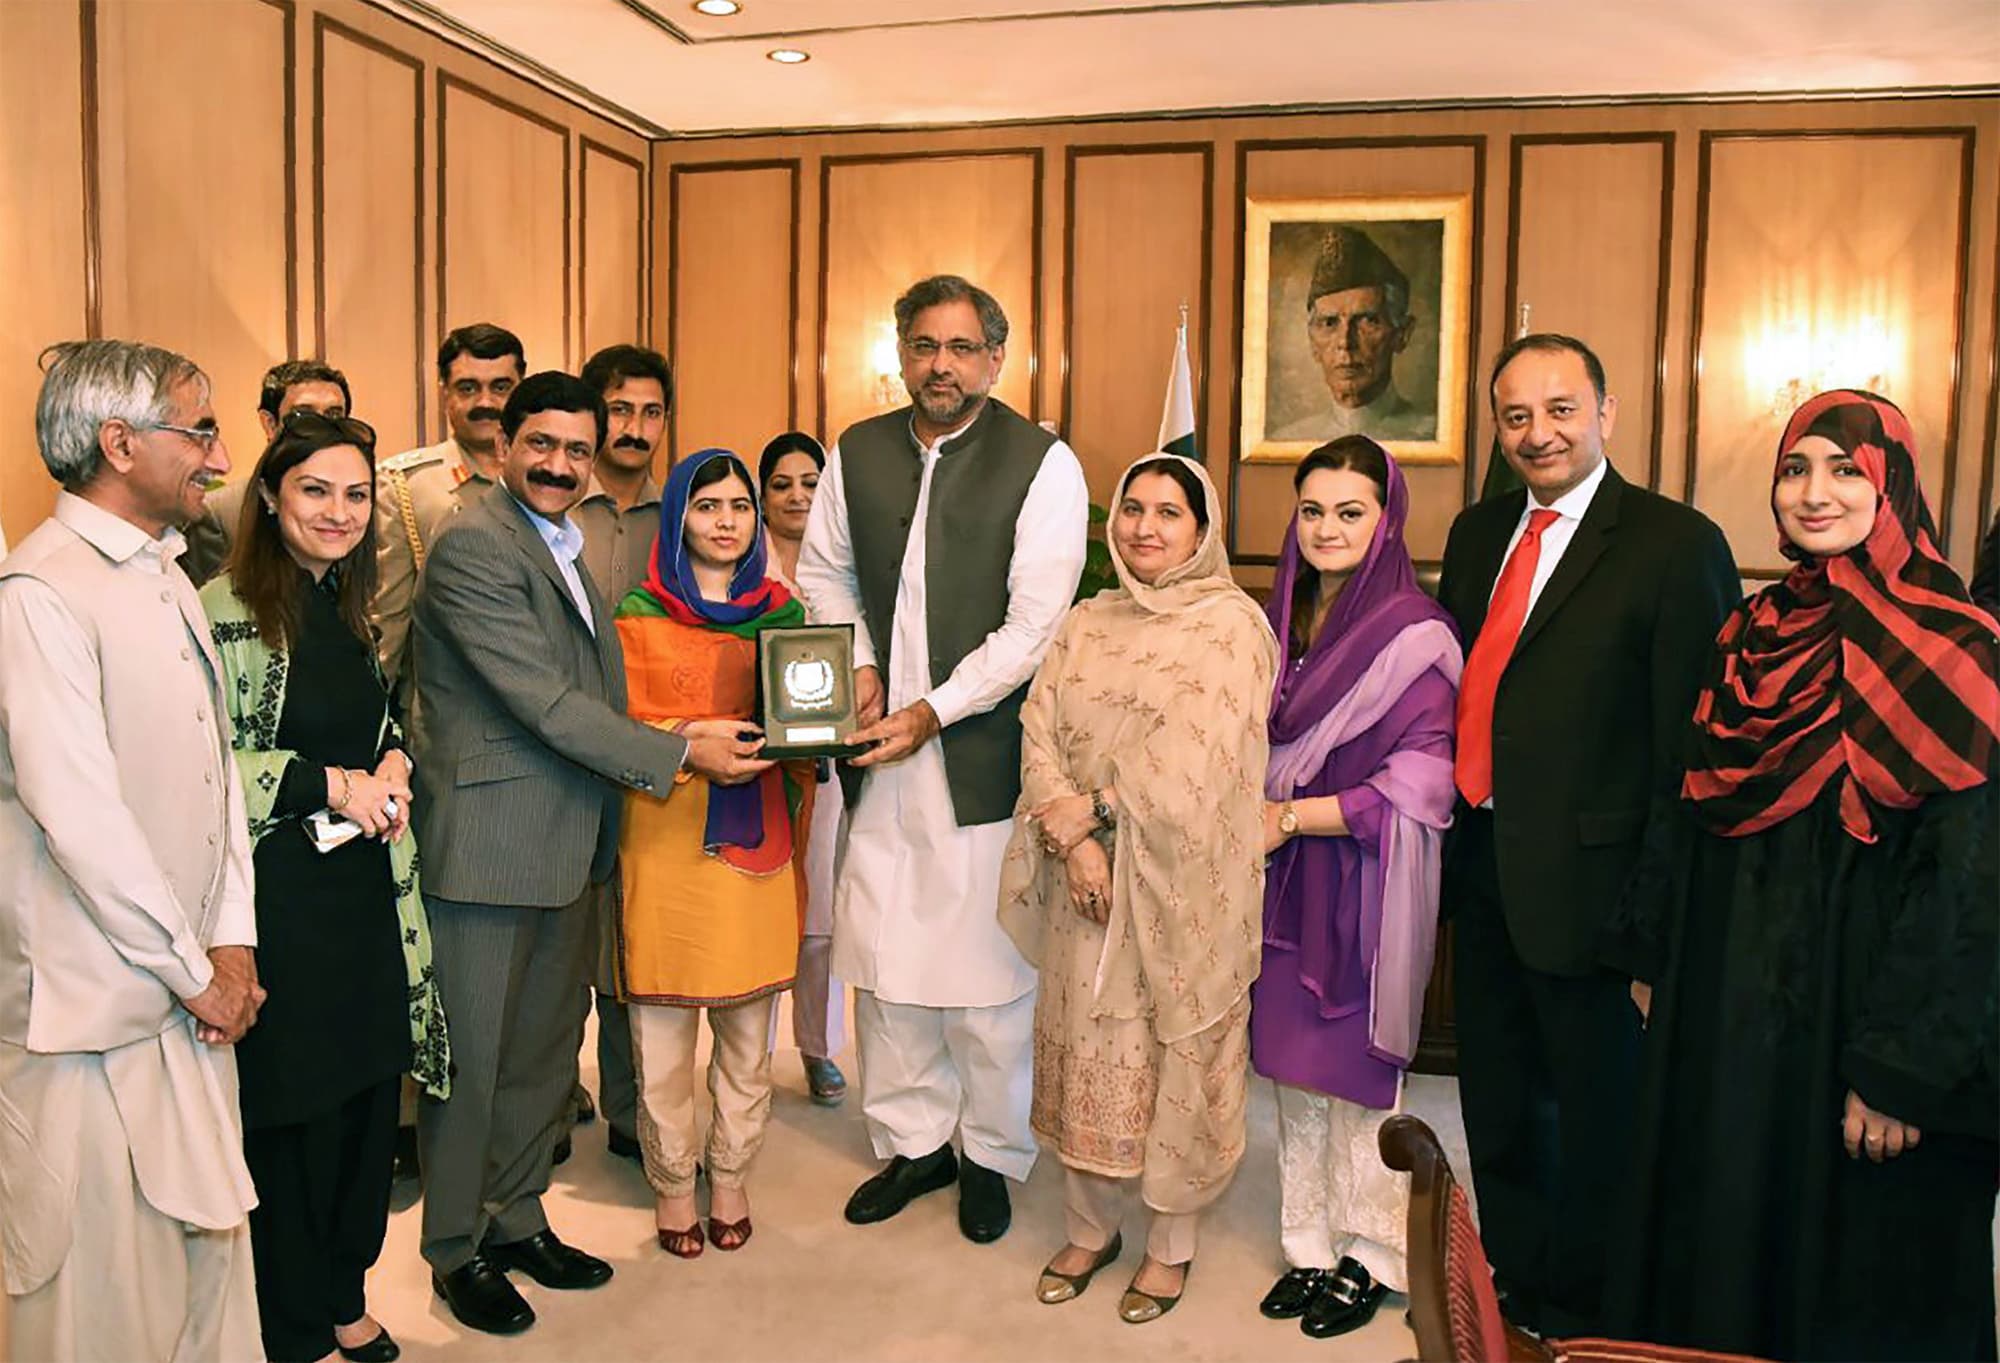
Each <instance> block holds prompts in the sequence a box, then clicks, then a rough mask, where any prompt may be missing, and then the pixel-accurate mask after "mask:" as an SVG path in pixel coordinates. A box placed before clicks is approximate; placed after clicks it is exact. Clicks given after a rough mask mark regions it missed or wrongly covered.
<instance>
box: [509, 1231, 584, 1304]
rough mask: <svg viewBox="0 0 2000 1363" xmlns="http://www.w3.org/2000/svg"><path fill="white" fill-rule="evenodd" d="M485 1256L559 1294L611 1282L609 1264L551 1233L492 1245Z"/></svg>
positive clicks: (546, 1232)
mask: <svg viewBox="0 0 2000 1363" xmlns="http://www.w3.org/2000/svg"><path fill="white" fill-rule="evenodd" d="M486 1257H487V1258H489V1259H491V1260H492V1261H493V1262H494V1263H495V1264H497V1265H498V1266H499V1267H501V1268H518V1269H520V1270H521V1272H523V1273H525V1274H527V1275H528V1276H529V1277H530V1278H533V1279H534V1280H535V1281H536V1282H538V1283H540V1284H541V1285H542V1286H543V1287H550V1288H554V1289H555V1290H556V1291H558V1292H575V1291H581V1290H582V1289H584V1288H588V1287H602V1286H603V1285H604V1284H605V1283H607V1282H610V1281H611V1265H610V1264H607V1263H605V1262H604V1260H602V1259H599V1258H597V1257H596V1256H595V1255H591V1254H585V1253H584V1252H583V1251H582V1250H580V1249H572V1248H571V1247H570V1246H568V1245H565V1244H564V1243H563V1242H562V1241H560V1240H558V1239H556V1233H555V1232H554V1231H552V1230H545V1231H541V1232H539V1233H538V1234H535V1235H531V1236H529V1237H528V1238H527V1239H525V1240H514V1241H511V1242H509V1243H508V1244H504V1245H494V1244H489V1245H487V1246H486Z"/></svg>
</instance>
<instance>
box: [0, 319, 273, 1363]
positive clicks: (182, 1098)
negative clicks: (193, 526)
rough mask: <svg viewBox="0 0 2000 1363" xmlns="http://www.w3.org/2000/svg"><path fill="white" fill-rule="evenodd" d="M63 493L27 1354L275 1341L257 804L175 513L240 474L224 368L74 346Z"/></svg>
mask: <svg viewBox="0 0 2000 1363" xmlns="http://www.w3.org/2000/svg"><path fill="white" fill-rule="evenodd" d="M36 431H37V435H38V437H39V440H40V444H41V453H42V459H43V462H44V463H45V464H47V466H48V468H49V472H50V473H51V474H52V475H53V476H54V477H55V478H56V479H57V480H58V481H59V482H61V483H62V484H63V488H64V490H63V491H62V492H61V493H60V494H59V495H58V496H57V499H56V507H55V514H54V515H53V516H51V517H50V518H49V519H48V520H47V521H44V522H43V523H42V524H41V525H40V526H39V527H38V528H37V529H36V530H35V531H34V532H33V533H32V534H30V535H29V536H28V537H27V538H26V539H24V540H22V541H21V543H20V544H19V545H18V546H16V548H15V550H14V552H13V553H12V554H11V555H9V556H8V557H7V558H6V559H5V560H4V561H0V1193H3V1194H4V1215H5V1217H6V1235H5V1236H4V1237H0V1258H3V1259H4V1269H5V1277H6V1286H7V1293H8V1296H9V1302H8V1329H7V1345H8V1356H9V1357H11V1358H14V1359H18V1360H30V1359H63V1360H97V1359H103V1360H121V1361H122V1360H149V1361H150V1360H161V1361H162V1363H164V1360H174V1361H175V1363H181V1361H182V1360H186V1361H187V1363H197V1361H199V1360H218V1361H220V1363H240V1360H245V1359H261V1358H262V1357H263V1356H264V1350H263V1344H262V1340H261V1338H260V1336H259V1331H258V1322H257V1298H256V1287H255V1283H254V1282H253V1279H252V1273H251V1255H250V1232H249V1220H248V1217H249V1212H250V1208H251V1207H252V1206H254V1205H255V1203H256V1200H257V1199H256V1193H255V1191H254V1190H253V1189H252V1187H251V1182H250V1171H249V1169H248V1168H247V1167H246V1166H245V1164H244V1161H243V1139H242V1129H241V1120H240V1118H239V1116H238V1113H237V1100H236V1057H235V1052H234V1050H233V1049H232V1047H233V1045H234V1043H235V1041H236V1040H237V1039H238V1038H239V1037H241V1036H242V1035H243V1033H244V1031H245V1030H247V1029H248V1028H249V1027H250V1025H251V1024H252V1023H253V1022H254V1021H255V1019H256V1014H257V1008H258V1005H259V1004H260V1003H261V1002H262V1000H263V997H264V993H263V990H262V989H261V988H260V987H259V986H258V984H257V978H256V958H255V955H254V952H253V950H252V948H253V947H254V946H255V944H256V912H255V904H254V900H253V898H252V893H251V872H250V865H251V862H250V825H249V819H248V817H247V815H246V814H245V812H244V802H243V787H242V783H241V781H240V780H239V779H238V776H237V769H236V762H235V759H234V757H233V755H232V753H231V749H230V741H229V729H228V721H227V720H226V719H225V718H224V717H223V716H224V708H223V704H222V697H221V692H220V690H219V687H220V677H221V669H220V665H219V663H218V662H217V659H216V656H215V648H214V644H213V641H212V640H211V638H210V635H209V628H208V622H207V620H206V618H205V617H204V616H203V614H202V610H201V604H200V602H199V601H198V600H197V599H196V597H195V594H194V588H193V586H192V585H191V584H190V583H189V582H188V579H187V577H186V575H185V574H184V573H182V572H181V570H180V568H179V566H178V565H177V564H176V563H175V561H174V560H175V559H176V558H177V557H178V555H179V554H180V552H181V550H182V548H183V547H184V544H183V541H182V539H181V536H180V533H179V531H178V530H176V529H175V528H174V527H175V526H177V525H180V524H183V523H185V522H186V521H188V520H191V519H192V518H193V517H194V516H196V515H198V514H200V511H201V507H202V495H203V491H204V485H205V484H206V483H208V482H209V481H211V480H212V479H214V478H219V477H220V476H221V475H222V474H224V473H226V472H228V470H229V452H228V450H227V448H226V447H225V446H224V445H223V443H222V441H221V439H220V438H219V435H218V432H217V429H216V422H215V413H214V410H213V408H212V407H211V406H210V404H209V383H208V379H207V377H206V376H205V375H203V374H202V372H201V371H200V370H199V369H197V368H196V367H195V366H194V365H193V364H192V363H190V362H189V361H188V360H186V359H185V358H183V357H181V356H179V355H175V354H173V353H172V352H170V351H165V350H160V349H158V348H156V347H152V346H144V345H137V344H133V343H130V342H125V341H87V342H76V343H71V344H68V345H64V346H58V347H54V348H53V349H52V350H51V352H50V362H49V363H48V365H47V372H46V374H45V377H44V379H43V384H42V394H41V399H40V402H39V404H38V408H37V411H36Z"/></svg>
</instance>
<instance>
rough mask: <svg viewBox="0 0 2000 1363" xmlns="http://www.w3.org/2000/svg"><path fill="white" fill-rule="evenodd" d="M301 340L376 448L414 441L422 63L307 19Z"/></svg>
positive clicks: (421, 374)
mask: <svg viewBox="0 0 2000 1363" xmlns="http://www.w3.org/2000/svg"><path fill="white" fill-rule="evenodd" d="M313 71H314V96H313V98H314V105H313V143H312V181H313V202H314V203H315V204H316V205H317V209H316V211H315V214H314V218H313V222H314V229H313V259H314V262H315V265H314V281H315V289H314V294H315V297H316V299H317V309H316V313H315V318H316V326H315V328H314V330H315V335H314V341H313V347H312V349H313V350H314V352H315V353H316V354H318V355H320V356H322V357H323V358H325V359H326V360H327V362H328V363H330V364H332V365H334V366H335V367H337V368H338V369H340V370H341V371H342V372H343V373H345V374H346V375H347V381H348V385H349V386H350V387H351V388H352V389H353V391H354V413H355V415H356V416H359V417H361V418H362V419H363V420H365V421H367V422H368V423H369V424H370V425H372V426H374V427H375V431H376V435H377V437H378V440H379V444H380V451H381V453H383V454H385V455H386V454H390V453H394V452H395V451H398V450H406V449H409V448H411V447H412V446H414V445H417V444H419V443H422V440H421V437H422V435H423V432H424V412H425V407H426V405H427V399H428V398H429V396H430V394H431V393H432V392H433V391H435V385H434V384H433V383H432V382H431V375H430V373H429V369H430V362H431V361H430V351H431V348H430V346H429V345H427V344H426V340H427V337H426V335H425V331H424V231H423V221H424V219H423V207H424V193H423V175H424V161H425V155H426V153H425V147H424V82H423V63H422V62H421V61H419V60H418V59H417V58H415V57H412V56H410V55H408V54H406V53H404V52H402V51H401V50H399V49H397V48H395V47H392V46H390V45H389V44H387V43H384V42H381V41H380V40H378V39H375V38H371V37H369V36H368V35H367V34H364V33H361V32H360V31H358V30H356V29H351V28H348V27H347V26H346V25H344V24H340V23H337V22H335V21H332V20H329V19H327V18H326V16H324V15H316V16H315V17H314V24H313Z"/></svg>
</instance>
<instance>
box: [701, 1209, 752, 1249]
mask: <svg viewBox="0 0 2000 1363" xmlns="http://www.w3.org/2000/svg"><path fill="white" fill-rule="evenodd" d="M708 1238H709V1239H711V1240H713V1241H714V1242H715V1247H716V1248H717V1249H722V1250H730V1249H742V1248H743V1246H744V1245H745V1244H747V1243H748V1242H749V1239H750V1218H749V1217H747V1216H746V1217H744V1218H743V1219H742V1220H741V1221H718V1220H716V1219H715V1218H714V1217H712V1216H711V1217H709V1218H708Z"/></svg>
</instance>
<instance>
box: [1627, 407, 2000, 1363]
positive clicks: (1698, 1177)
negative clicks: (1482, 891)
mask: <svg viewBox="0 0 2000 1363" xmlns="http://www.w3.org/2000/svg"><path fill="white" fill-rule="evenodd" d="M1771 500H1772V510H1773V512H1774V513H1775V515H1776V518H1777V522H1778V528H1779V532H1780V547H1781V549H1782V550H1783V552H1784V553H1785V555H1786V557H1788V558H1789V559H1791V560H1792V561H1793V563H1794V565H1795V566H1794V567H1793V568H1792V570H1791V572H1790V573H1789V574H1788V575H1787V576H1786V577H1785V578H1784V579H1783V580H1782V581H1779V582H1774V583H1772V584H1771V585H1770V586H1768V587H1766V588H1765V589H1764V590H1763V591H1761V592H1759V593H1757V594H1756V595H1755V596H1753V597H1751V598H1750V599H1749V600H1748V601H1746V602H1745V603H1744V604H1743V605H1742V606H1740V607H1739V608H1738V609H1737V611H1736V613H1735V614H1734V615H1733V616H1731V618H1730V619H1729V621H1728V623H1727V624H1725V625H1724V626H1723V629H1722V632H1721V634H1720V635H1719V636H1718V638H1717V641H1716V656H1715V659H1714V662H1713V664H1712V667H1711V671H1710V675H1709V681H1708V685H1707V687H1706V688H1705V689H1704V691H1703V693H1702V696H1701V699H1700V701H1699V702H1698V704H1697V707H1696V713H1695V723H1694V732H1693V742H1692V747H1691V752H1690V761H1689V771H1688V774H1687V778H1686V782H1685V785H1684V787H1683V792H1682V793H1683V796H1684V797H1685V798H1684V804H1683V807H1684V809H1685V810H1686V811H1687V813H1688V815H1689V818H1688V820H1687V823H1686V827H1685V829H1684V837H1685V841H1684V844H1683V845H1682V846H1681V847H1680V848H1679V849H1677V850H1672V851H1670V850H1669V849H1665V848H1661V849H1655V851H1656V855H1655V856H1654V858H1653V859H1652V864H1653V865H1654V866H1655V867H1656V868H1657V870H1656V876H1655V878H1654V879H1653V881H1652V883H1651V884H1644V883H1642V884H1641V885H1640V887H1639V892H1638V893H1637V894H1635V895H1634V897H1633V900H1632V902H1631V905H1629V906H1628V907H1629V908H1630V910H1631V912H1630V913H1629V914H1628V915H1627V917H1626V918H1625V921H1624V927H1625V928H1626V930H1628V931H1629V932H1631V934H1632V935H1633V938H1634V941H1633V944H1632V945H1633V946H1634V947H1635V948H1636V949H1637V951H1638V955H1637V956H1636V957H1635V959H1636V960H1640V961H1645V960H1648V959H1650V961H1651V963H1652V965H1653V966H1654V967H1655V968H1654V969H1653V970H1652V971H1650V972H1649V974H1648V975H1647V978H1650V979H1652V980H1654V981H1655V984H1654V988H1653V992H1651V993H1650V994H1648V992H1647V989H1646V986H1644V985H1636V986H1635V987H1634V998H1635V1001H1636V1002H1638V1004H1639V1005H1640V1007H1641V1008H1642V1010H1643V1009H1646V1008H1647V1007H1648V1005H1649V1003H1650V1015H1649V1027H1648V1036H1647V1076H1646V1080H1645V1084H1644V1087H1643V1089H1642V1097H1641V1106H1640V1113H1639V1121H1638V1124H1637V1128H1636V1135H1637V1142H1636V1146H1635V1152H1634V1155H1635V1170H1634V1192H1635V1197H1634V1200H1633V1208H1632V1214H1631V1215H1630V1216H1629V1217H1628V1218H1627V1220H1626V1225H1625V1230H1626V1233H1627V1235H1628V1240H1627V1244H1626V1253H1625V1255H1624V1261H1623V1262H1622V1264H1620V1265H1618V1267H1617V1269H1616V1271H1615V1272H1614V1286H1613V1291H1612V1298H1613V1299H1612V1313H1611V1314H1612V1320H1613V1322H1614V1324H1615V1325H1616V1326H1617V1327H1618V1328H1619V1330H1620V1331H1621V1332H1622V1333H1625V1334H1628V1335H1631V1336H1633V1337H1639V1338H1646V1339H1653V1340H1659V1341H1662V1342H1668V1343H1677V1344H1687V1345H1695V1346H1699V1347H1704V1348H1710V1349H1722V1350H1733V1351H1738V1352H1744V1353H1755V1354H1760V1355H1764V1356H1766V1357H1771V1358H1785V1359H1794V1358H1799V1359H1807V1358H1810V1359H1835V1358H1838V1359H1976V1358H1984V1359H1991V1358H1993V1357H1994V1334H1993V1306H1994V1301H1993V1251H1992V1240H1991V1231H1992V1221H1993V1206H1994V1201H1993V1199H1994V1193H1995V1189H1996V1186H2000V1147H1996V1143H1995V1142H1996V1122H1997V1121H2000V1089H1996V1083H1995V1071H1996V1060H2000V1056H1996V1052H2000V1024H1996V1011H1995V1010H1996V1002H1995V1000H1996V976H2000V942H1996V920H2000V875H1996V869H1995V868H1996V860H1995V834H1996V828H1995V819H1996V809H1995V802H1994V783H1993V777H1994V773H1995V751H1996V736H1995V729H1996V726H2000V688H1996V684H1995V675H1996V670H2000V668H1997V667H1996V654H1997V653H2000V645H1996V640H1995V628H1996V627H1995V624H1994V620H1993V618H1992V617H1991V616H1990V615H1988V614H1987V613H1986V612H1985V611H1983V610H1981V609H1980V608H1979V607H1977V606H1976V605H1974V604H1972V602H1971V601H1970V600H1969V598H1968V597H1967V594H1966V588H1965V584H1964V583H1963V582H1962V581H1961V580H1960V578H1959V577H1958V575H1957V573H1955V572H1954V571H1953V570H1952V568H1951V567H1950V566H1949V565H1948V564H1947V563H1946V562H1945V561H1944V559H1943V557H1942V556H1941V555H1940V554H1939V553H1938V550H1937V548H1936V546H1935V543H1934V537H1933V531H1932V522H1931V517H1930V512H1929V510H1928V508H1927V507H1926V506H1925V504H1924V500H1923V494H1922V491H1921V489H1920V488H1919V486H1918V481H1917V466H1916V461H1915V457H1914V454H1913V452H1912V447H1911V436H1910V427H1909V423H1908V421H1907V419H1906V418H1905V417H1904V416H1903V413H1902V412H1901V411H1899V410H1898V409H1897V408H1896V407H1895V406H1893V405H1892V404H1890V403H1889V402H1887V401H1885V400H1884V399H1882V398H1879V397H1876V396H1874V395H1872V394H1868V393H1860V392H1850V391H1842V392H1833V393H1822V394H1820V395H1819V396H1818V397H1815V398H1813V399H1812V400H1811V401H1809V402H1807V403H1806V404H1805V405H1804V406H1803V407H1801V408H1800V409H1799V410H1798V412H1797V413H1795V414H1794V415H1793V417H1792V419H1791V421H1790V423H1789V424H1788V425H1787V427H1786V430H1785V435H1784V440H1783V442H1782V443H1781V444H1780V445H1779V453H1778V464H1777V471H1776V476H1775V480H1774V487H1773V492H1772V499H1771ZM1648 902H1653V903H1657V904H1660V905H1662V906H1664V908H1663V911H1660V912H1657V913H1651V914H1649V913H1647V912H1645V911H1644V909H1643V906H1644V905H1645V904H1646V903H1648Z"/></svg>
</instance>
